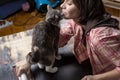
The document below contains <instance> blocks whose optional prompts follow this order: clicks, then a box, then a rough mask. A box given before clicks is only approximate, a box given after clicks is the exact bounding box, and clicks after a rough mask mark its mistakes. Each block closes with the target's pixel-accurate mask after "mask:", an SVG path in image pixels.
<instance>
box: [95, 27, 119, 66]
mask: <svg viewBox="0 0 120 80" xmlns="http://www.w3.org/2000/svg"><path fill="white" fill-rule="evenodd" d="M96 32H97V31H96ZM95 35H97V36H96V38H95V40H96V41H94V45H95V47H96V48H95V49H97V52H98V53H99V54H100V55H103V56H104V57H106V60H108V61H110V63H112V64H114V65H115V66H116V67H120V31H119V30H116V29H113V28H106V29H104V30H101V31H100V32H98V33H97V34H95Z"/></svg>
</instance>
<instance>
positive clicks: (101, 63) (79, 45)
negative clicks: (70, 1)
mask: <svg viewBox="0 0 120 80" xmlns="http://www.w3.org/2000/svg"><path fill="white" fill-rule="evenodd" d="M82 34H83V31H82V27H81V26H80V25H77V24H75V22H74V21H73V20H68V22H67V24H66V25H65V27H61V31H60V41H59V46H63V45H65V44H66V43H67V42H68V41H69V40H70V38H71V37H72V36H73V37H74V49H73V50H74V53H75V56H76V58H77V60H78V61H79V62H80V63H81V62H82V61H84V60H86V59H87V58H89V59H90V61H91V64H92V68H93V74H99V73H103V72H106V71H110V70H112V69H115V68H116V67H119V66H120V31H119V30H116V29H113V28H109V27H98V28H95V29H92V30H91V31H90V32H89V33H87V35H86V43H87V48H86V47H85V46H84V45H83V42H82Z"/></svg>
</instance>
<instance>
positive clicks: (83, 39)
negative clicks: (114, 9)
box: [18, 0, 120, 80]
mask: <svg viewBox="0 0 120 80" xmlns="http://www.w3.org/2000/svg"><path fill="white" fill-rule="evenodd" d="M61 9H62V15H63V16H64V18H66V19H69V20H68V22H67V24H66V26H65V27H61V34H60V41H59V43H60V45H59V46H64V45H65V44H66V43H67V42H68V41H69V40H70V38H71V37H73V38H74V49H73V51H74V54H75V57H76V58H77V60H78V62H79V63H80V64H82V62H84V61H86V60H87V59H90V62H91V65H92V70H93V75H86V76H84V77H83V78H82V80H119V79H120V31H119V30H118V21H117V20H116V19H113V18H111V15H110V14H108V13H107V12H106V11H105V8H104V5H103V3H102V0H64V1H63V3H62V4H61ZM26 69H27V68H26ZM18 70H20V69H18ZM24 70H25V69H24ZM79 80H80V79H79Z"/></svg>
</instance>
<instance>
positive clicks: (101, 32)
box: [89, 26, 120, 42]
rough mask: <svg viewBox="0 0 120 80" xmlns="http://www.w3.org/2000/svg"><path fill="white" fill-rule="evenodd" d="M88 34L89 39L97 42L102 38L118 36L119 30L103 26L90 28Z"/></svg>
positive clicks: (119, 34) (119, 35)
mask: <svg viewBox="0 0 120 80" xmlns="http://www.w3.org/2000/svg"><path fill="white" fill-rule="evenodd" d="M89 35H90V38H91V39H94V40H95V41H96V42H99V41H101V40H103V39H109V38H111V37H119V38H120V30H118V29H115V28H111V27H105V26H103V27H97V28H94V29H92V30H91V31H90V33H89ZM94 40H92V41H94Z"/></svg>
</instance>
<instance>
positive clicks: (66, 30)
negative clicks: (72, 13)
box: [59, 20, 74, 47]
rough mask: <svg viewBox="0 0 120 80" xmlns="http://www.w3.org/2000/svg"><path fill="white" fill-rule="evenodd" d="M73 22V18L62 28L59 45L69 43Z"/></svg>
mask: <svg viewBox="0 0 120 80" xmlns="http://www.w3.org/2000/svg"><path fill="white" fill-rule="evenodd" d="M72 27H73V24H72V23H71V20H69V21H67V22H66V24H65V25H64V26H61V28H60V39H59V47H62V46H64V45H66V44H67V42H68V41H69V40H70V38H71V37H72V36H73V35H74V34H73V29H72Z"/></svg>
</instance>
